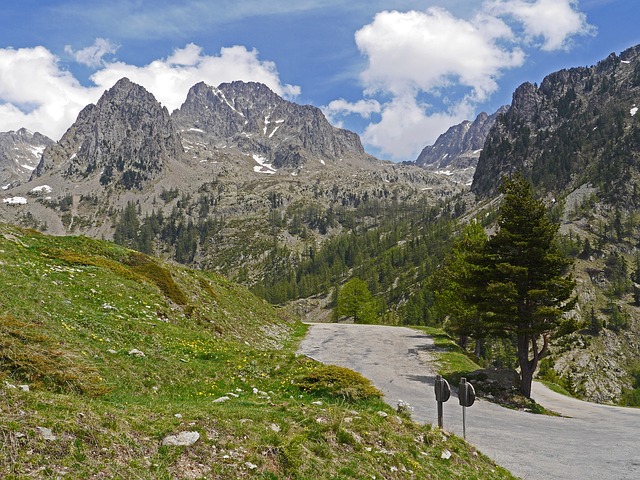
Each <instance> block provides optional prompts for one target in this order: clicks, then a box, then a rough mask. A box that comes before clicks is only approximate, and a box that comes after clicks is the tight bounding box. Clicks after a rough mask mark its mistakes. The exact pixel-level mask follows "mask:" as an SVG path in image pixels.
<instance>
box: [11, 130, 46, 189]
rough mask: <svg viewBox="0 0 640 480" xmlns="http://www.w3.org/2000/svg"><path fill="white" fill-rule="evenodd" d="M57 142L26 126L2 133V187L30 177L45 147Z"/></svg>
mask: <svg viewBox="0 0 640 480" xmlns="http://www.w3.org/2000/svg"><path fill="white" fill-rule="evenodd" d="M54 143H55V142H54V141H53V140H51V139H50V138H49V137H46V136H44V135H42V134H40V133H38V132H36V133H33V132H30V131H29V130H27V129H25V128H21V129H20V130H18V131H17V132H13V131H11V132H5V133H0V187H1V188H2V189H3V190H6V189H8V188H10V187H11V186H12V185H14V184H18V183H20V182H24V181H26V180H28V179H29V177H30V176H31V174H32V172H33V171H34V170H35V168H36V166H37V165H38V163H39V162H40V157H41V156H42V152H43V151H44V149H45V148H46V147H47V146H49V145H53V144H54Z"/></svg>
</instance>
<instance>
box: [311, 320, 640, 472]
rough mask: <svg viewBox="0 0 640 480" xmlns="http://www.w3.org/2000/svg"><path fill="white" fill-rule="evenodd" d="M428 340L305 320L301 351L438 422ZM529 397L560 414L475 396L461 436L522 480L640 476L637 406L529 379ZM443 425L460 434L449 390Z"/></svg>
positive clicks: (400, 331)
mask: <svg viewBox="0 0 640 480" xmlns="http://www.w3.org/2000/svg"><path fill="white" fill-rule="evenodd" d="M430 345H433V339H431V338H430V337H428V336H427V335H424V334H422V333H420V332H418V331H416V330H412V329H409V328H403V327H385V326H380V325H349V324H312V325H311V327H310V329H309V333H308V334H307V337H306V338H305V339H304V340H303V342H302V343H301V345H300V353H302V354H305V355H308V356H309V357H311V358H314V359H315V360H318V361H321V362H323V363H328V364H334V365H340V366H345V367H348V368H351V369H353V370H355V371H357V372H360V373H361V374H363V375H364V376H365V377H367V378H369V379H370V380H371V381H372V382H373V383H374V385H375V386H376V387H378V388H379V389H380V390H382V392H383V393H384V394H385V400H386V401H387V403H389V404H390V405H391V406H393V407H395V406H396V405H397V404H398V401H399V400H403V401H405V402H408V403H410V404H411V405H412V406H413V407H414V412H413V418H414V420H416V421H418V422H425V423H437V416H436V415H437V404H436V401H435V396H434V393H433V385H434V381H435V371H434V368H433V366H432V365H431V364H430V363H429V362H428V361H425V358H428V357H426V356H425V355H424V351H425V350H426V349H427V348H428V347H429V346H430ZM421 352H422V354H421ZM452 390H455V389H452ZM532 397H533V398H534V399H535V400H536V401H537V402H538V403H540V404H541V405H543V406H545V407H546V408H548V409H550V410H553V411H555V412H558V413H560V414H561V415H562V416H559V417H551V416H546V415H534V414H530V413H526V412H520V411H514V410H509V409H506V408H503V407H500V406H498V405H495V404H492V403H489V402H486V401H482V400H477V401H476V403H475V404H474V405H473V406H472V407H470V408H468V409H467V411H466V433H467V435H466V436H467V441H468V442H470V443H472V444H474V445H476V447H477V448H478V449H479V450H480V451H482V452H483V453H485V454H486V455H488V456H489V457H491V458H492V459H493V460H495V461H496V463H498V464H499V465H501V466H503V467H505V468H507V469H508V470H510V471H511V472H512V473H513V474H514V475H517V476H519V477H521V478H523V479H544V480H546V479H557V478H563V480H573V479H575V480H582V479H590V478H597V479H599V480H626V479H638V478H640V455H639V451H638V444H639V443H638V441H639V440H640V409H628V408H622V407H613V406H606V405H597V404H591V403H588V402H583V401H580V400H576V399H573V398H568V397H565V396H562V395H560V394H557V393H555V392H552V391H551V390H549V389H548V388H546V387H545V386H544V385H542V384H539V383H535V382H534V386H533V392H532ZM444 427H445V429H446V430H448V431H451V432H453V433H455V434H457V435H460V436H462V407H460V406H459V404H458V399H457V395H456V393H455V392H452V395H451V399H450V400H449V401H448V402H447V403H445V404H444Z"/></svg>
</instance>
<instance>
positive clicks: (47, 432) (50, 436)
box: [36, 427, 58, 441]
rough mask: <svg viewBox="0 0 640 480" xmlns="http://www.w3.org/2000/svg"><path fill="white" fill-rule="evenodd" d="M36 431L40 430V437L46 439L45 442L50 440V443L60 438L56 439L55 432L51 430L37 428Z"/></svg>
mask: <svg viewBox="0 0 640 480" xmlns="http://www.w3.org/2000/svg"><path fill="white" fill-rule="evenodd" d="M36 430H38V432H40V436H41V437H42V438H44V439H45V440H49V441H53V440H57V439H58V437H56V436H55V435H54V434H53V432H52V431H51V429H50V428H47V427H36Z"/></svg>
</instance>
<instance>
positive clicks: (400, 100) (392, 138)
mask: <svg viewBox="0 0 640 480" xmlns="http://www.w3.org/2000/svg"><path fill="white" fill-rule="evenodd" d="M472 114H473V108H472V107H471V105H470V104H469V103H468V102H466V101H462V102H460V103H458V104H456V105H454V106H453V107H452V108H451V109H450V110H448V111H441V112H430V109H429V106H428V105H422V104H420V103H418V102H417V100H416V98H415V97H413V96H412V95H405V96H400V97H395V98H393V100H391V101H390V102H388V103H386V104H385V105H384V106H383V110H382V118H381V120H380V122H378V123H371V124H369V126H368V127H367V128H366V129H365V131H364V133H363V135H362V138H363V140H364V142H365V143H366V144H369V145H373V146H375V147H376V148H378V149H379V150H380V152H381V153H382V154H384V155H385V156H387V157H388V158H392V159H395V160H408V159H411V160H413V159H415V158H416V157H417V156H418V154H419V153H420V151H421V150H422V149H423V148H424V147H425V146H427V145H429V144H432V143H433V142H434V141H435V140H436V138H437V136H438V135H439V133H440V132H442V131H444V130H446V129H447V128H448V127H450V126H451V125H455V124H458V123H460V122H462V121H463V120H465V119H467V118H469V117H470V116H471V115H472Z"/></svg>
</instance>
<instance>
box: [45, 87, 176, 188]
mask: <svg viewBox="0 0 640 480" xmlns="http://www.w3.org/2000/svg"><path fill="white" fill-rule="evenodd" d="M181 153H182V144H181V141H180V137H179V135H178V133H177V132H176V130H175V128H174V126H173V123H172V121H171V118H170V116H169V112H168V111H167V109H166V108H164V107H162V106H161V105H160V103H159V102H158V101H157V100H156V99H155V97H154V96H153V95H152V94H151V93H149V92H148V91H146V90H145V89H144V88H143V87H141V86H140V85H136V84H134V83H132V82H130V81H129V80H128V79H126V78H123V79H121V80H119V81H118V82H117V83H116V84H115V85H114V86H113V87H112V88H111V89H109V90H107V91H106V92H105V93H104V95H103V96H102V97H101V98H100V100H99V101H98V103H97V104H95V105H89V106H87V107H85V108H84V109H83V110H82V111H81V112H80V114H79V115H78V118H77V120H76V122H75V123H74V124H73V125H72V126H71V127H70V128H69V130H67V132H66V133H65V134H64V136H63V137H62V138H61V139H60V141H59V142H58V143H57V144H55V145H53V146H50V147H49V148H47V149H46V150H45V151H44V154H43V155H42V160H41V161H40V164H39V165H38V167H37V169H36V171H35V172H34V177H39V176H41V175H43V174H44V173H45V172H47V171H51V170H57V171H59V172H61V173H62V175H64V176H65V177H67V178H71V179H76V180H77V179H82V178H87V177H90V176H96V175H97V176H99V179H100V183H101V184H102V185H104V186H106V185H109V184H117V185H120V186H123V187H124V188H126V189H133V188H136V189H140V188H142V187H143V185H144V184H145V183H146V182H147V181H149V180H151V179H153V178H157V177H158V176H160V175H161V173H162V172H163V170H164V167H165V165H166V163H167V161H168V159H169V158H174V157H177V156H179V155H180V154H181Z"/></svg>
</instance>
